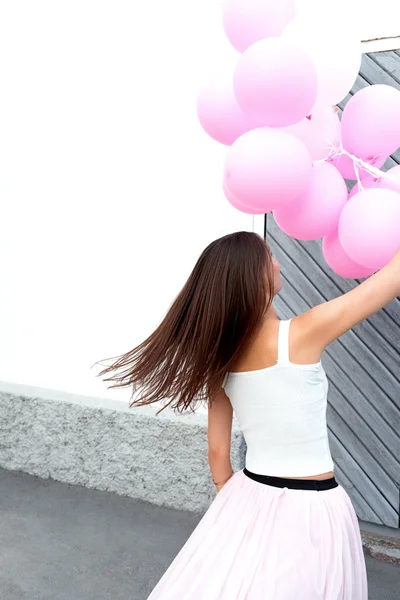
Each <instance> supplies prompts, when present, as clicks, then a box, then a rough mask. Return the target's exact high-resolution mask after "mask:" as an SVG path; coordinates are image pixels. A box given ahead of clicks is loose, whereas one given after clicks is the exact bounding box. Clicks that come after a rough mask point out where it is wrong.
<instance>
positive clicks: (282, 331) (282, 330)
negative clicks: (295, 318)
mask: <svg viewBox="0 0 400 600" xmlns="http://www.w3.org/2000/svg"><path fill="white" fill-rule="evenodd" d="M291 320H292V319H288V320H286V321H280V323H279V334H278V364H288V363H290V360H289V330H290V323H291Z"/></svg>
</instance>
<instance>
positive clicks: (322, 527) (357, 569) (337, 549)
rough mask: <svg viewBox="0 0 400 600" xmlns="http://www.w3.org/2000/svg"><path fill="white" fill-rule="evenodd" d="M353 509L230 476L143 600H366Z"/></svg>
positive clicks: (341, 499)
mask: <svg viewBox="0 0 400 600" xmlns="http://www.w3.org/2000/svg"><path fill="white" fill-rule="evenodd" d="M367 598H368V594H367V576H366V569H365V561H364V554H363V549H362V543H361V536H360V529H359V525H358V520H357V516H356V514H355V511H354V508H353V505H352V503H351V501H350V498H349V496H348V494H347V493H346V491H345V490H344V489H343V488H342V487H341V486H339V487H336V488H333V489H331V490H327V491H322V492H316V491H308V490H291V489H288V488H275V487H271V486H268V485H265V484H263V483H259V482H257V481H254V480H253V479H250V478H248V477H247V476H246V475H245V474H244V473H243V470H240V471H237V472H236V473H235V474H234V475H233V477H231V479H230V480H229V481H228V482H227V483H226V484H225V485H224V487H223V488H222V490H221V491H220V492H219V493H218V494H217V495H216V497H215V499H214V500H213V502H212V503H211V505H210V507H209V509H208V510H207V512H206V513H205V514H204V516H203V517H202V519H201V520H200V522H199V523H198V525H197V527H196V528H195V530H194V531H193V533H192V534H191V536H190V537H189V539H188V540H187V542H186V544H185V545H184V546H183V547H182V549H181V550H180V552H179V553H178V554H177V556H176V557H175V559H174V560H173V562H172V563H171V565H170V566H169V568H168V569H167V571H166V572H165V573H164V575H163V576H162V577H161V579H160V581H159V582H158V584H157V585H156V587H155V588H154V589H153V591H152V592H151V594H150V596H149V597H148V599H147V600H302V599H304V600H367Z"/></svg>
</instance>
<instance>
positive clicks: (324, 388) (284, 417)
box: [224, 320, 334, 477]
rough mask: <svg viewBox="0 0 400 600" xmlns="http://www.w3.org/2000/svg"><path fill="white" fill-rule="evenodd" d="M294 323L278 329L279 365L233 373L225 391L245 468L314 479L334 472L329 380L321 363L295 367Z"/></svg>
mask: <svg viewBox="0 0 400 600" xmlns="http://www.w3.org/2000/svg"><path fill="white" fill-rule="evenodd" d="M290 322H291V321H290V320H289V321H281V322H280V324H279V339H278V360H277V364H276V365H274V366H272V367H267V368H265V369H258V370H256V371H244V372H240V373H234V372H230V373H228V374H227V377H226V379H225V382H224V388H225V391H226V394H227V395H228V397H229V398H230V401H231V404H232V407H233V410H234V412H235V415H236V417H237V419H238V422H239V426H240V429H241V430H242V433H243V436H244V438H245V440H246V444H247V455H246V468H247V469H248V470H249V471H252V472H253V473H259V474H261V475H270V476H275V477H311V476H313V475H320V474H321V473H327V472H329V471H333V469H334V465H333V461H332V457H331V453H330V449H329V441H328V429H327V424H326V408H327V395H328V380H327V377H326V375H325V371H324V369H323V368H322V365H321V363H320V362H319V363H316V364H312V365H297V364H293V363H291V362H290V360H289V328H290Z"/></svg>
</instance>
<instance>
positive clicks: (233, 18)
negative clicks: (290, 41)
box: [223, 0, 296, 52]
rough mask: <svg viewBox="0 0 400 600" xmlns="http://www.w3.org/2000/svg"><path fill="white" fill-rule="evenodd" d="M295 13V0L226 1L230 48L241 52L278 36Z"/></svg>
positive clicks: (226, 23) (225, 20)
mask: <svg viewBox="0 0 400 600" xmlns="http://www.w3.org/2000/svg"><path fill="white" fill-rule="evenodd" d="M295 12H296V11H295V0H279V1H277V0H225V6H224V14H223V19H224V28H225V32H226V34H227V36H228V39H229V41H230V42H231V44H232V46H233V47H234V48H236V50H239V52H244V51H245V50H246V49H247V48H248V47H249V46H251V45H252V44H254V42H258V40H262V39H264V38H267V37H271V36H274V37H278V36H280V35H281V33H282V31H283V30H284V28H285V27H286V25H287V24H288V23H289V21H291V20H292V19H293V18H294V16H295Z"/></svg>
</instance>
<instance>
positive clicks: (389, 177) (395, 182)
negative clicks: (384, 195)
mask: <svg viewBox="0 0 400 600" xmlns="http://www.w3.org/2000/svg"><path fill="white" fill-rule="evenodd" d="M376 187H378V188H385V189H387V190H392V191H393V192H397V193H400V165H398V166H397V167H393V168H392V169H389V171H386V173H382V177H381V178H380V179H378V180H377V182H376Z"/></svg>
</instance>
